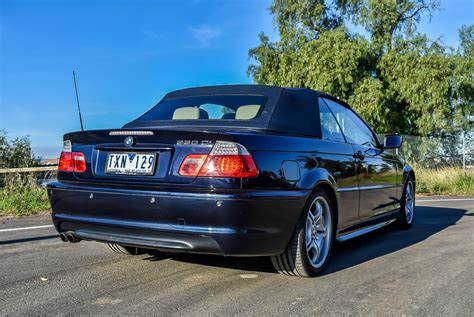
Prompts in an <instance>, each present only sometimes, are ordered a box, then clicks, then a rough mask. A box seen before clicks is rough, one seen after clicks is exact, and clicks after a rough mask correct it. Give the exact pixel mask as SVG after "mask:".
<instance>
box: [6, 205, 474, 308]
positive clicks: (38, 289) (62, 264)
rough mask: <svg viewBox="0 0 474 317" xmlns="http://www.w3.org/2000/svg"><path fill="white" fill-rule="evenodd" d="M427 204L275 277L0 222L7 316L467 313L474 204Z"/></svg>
mask: <svg viewBox="0 0 474 317" xmlns="http://www.w3.org/2000/svg"><path fill="white" fill-rule="evenodd" d="M424 199H430V200H432V201H430V202H427V201H425V202H422V201H421V199H419V200H418V202H417V209H416V216H415V217H416V218H415V222H414V226H413V228H412V229H411V230H409V231H397V230H395V229H393V228H386V229H382V230H380V231H378V232H376V233H373V234H370V235H369V236H365V237H361V238H358V239H356V240H352V241H350V242H346V243H344V244H340V245H338V246H337V247H336V249H335V251H334V253H333V258H332V261H331V263H330V264H329V267H328V270H327V271H326V273H325V274H324V275H323V276H320V277H318V278H314V279H304V278H296V277H287V276H282V275H279V274H277V273H275V272H274V270H273V268H272V265H271V263H270V261H269V260H268V259H267V258H221V257H213V256H199V255H178V254H163V253H156V254H153V255H139V256H125V255H123V256H122V255H117V254H114V253H113V252H112V251H111V250H109V249H108V248H107V247H106V246H105V245H103V244H100V243H95V242H81V243H77V244H70V243H63V242H61V241H60V240H59V238H57V235H56V232H55V231H54V229H53V228H51V227H44V228H36V229H31V228H30V229H22V228H25V227H32V226H42V225H46V226H47V225H49V224H50V222H49V216H47V215H43V216H35V217H27V218H21V219H6V218H3V219H0V315H8V316H12V315H39V314H41V315H44V314H48V315H78V314H80V315H97V314H102V315H115V314H127V315H131V314H133V315H135V314H137V315H146V314H154V315H166V316H167V315H193V316H195V315H213V316H222V315H245V316H248V315H254V316H263V315H285V316H286V315H289V314H291V315H349V314H353V315H364V316H365V315H376V316H380V315H397V316H400V315H417V316H418V315H422V316H428V315H429V316H432V315H443V316H446V315H449V316H452V315H458V316H472V315H473V314H474V304H473V303H474V282H473V281H474V274H473V270H474V217H473V216H474V199H473V198H469V199H470V200H466V198H463V200H456V199H451V200H448V201H444V198H442V197H434V198H433V197H431V198H424ZM458 199H459V197H458ZM433 200H434V201H433ZM438 200H443V201H438ZM2 222H3V223H2ZM11 229H15V230H11Z"/></svg>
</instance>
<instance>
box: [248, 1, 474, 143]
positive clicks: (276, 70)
mask: <svg viewBox="0 0 474 317" xmlns="http://www.w3.org/2000/svg"><path fill="white" fill-rule="evenodd" d="M437 8H438V3H437V2H436V1H427V0H401V1H395V0H334V1H333V2H332V3H331V2H329V1H324V0H274V1H273V4H272V5H271V7H270V12H271V13H272V14H273V16H274V22H275V24H276V27H277V29H278V32H279V35H280V38H279V41H277V42H274V43H272V42H270V41H269V38H268V37H267V36H266V35H265V34H263V33H262V34H260V35H259V37H260V45H259V46H257V47H255V48H252V49H251V50H250V51H249V56H250V57H251V58H252V59H253V61H254V63H253V64H251V65H249V67H248V70H247V71H248V74H249V75H250V76H252V77H253V79H254V81H255V82H256V83H258V84H270V85H279V86H289V87H308V88H312V89H316V90H321V91H324V92H327V93H330V94H333V95H336V96H338V97H339V98H341V99H344V100H346V101H348V103H349V104H351V105H352V106H353V107H354V108H355V109H356V110H357V111H358V112H359V113H360V114H361V115H362V116H363V117H364V118H365V119H366V120H367V121H368V122H369V123H370V124H371V125H372V126H373V127H374V128H375V130H376V132H378V133H385V132H398V133H402V134H415V135H430V134H433V133H435V134H441V133H442V134H455V133H457V132H459V131H469V130H470V129H471V128H472V123H469V122H468V118H469V116H470V115H471V113H472V108H473V104H474V55H473V52H474V44H473V43H474V41H473V38H474V26H473V25H471V26H468V27H463V28H462V29H461V30H460V40H461V44H460V47H459V48H458V49H457V50H454V49H448V48H445V47H443V46H442V45H441V44H440V43H438V42H437V41H431V40H430V39H428V38H427V37H426V36H425V35H423V34H419V33H417V29H416V26H417V24H418V22H419V21H420V19H421V18H422V16H423V15H426V14H429V15H431V14H432V13H433V12H434V10H436V9H437ZM349 22H351V23H354V24H356V25H359V26H362V27H364V28H365V30H366V31H367V33H368V36H367V37H363V36H361V35H358V34H353V33H351V32H349V31H348V29H347V27H346V26H345V25H347V24H348V23H349Z"/></svg>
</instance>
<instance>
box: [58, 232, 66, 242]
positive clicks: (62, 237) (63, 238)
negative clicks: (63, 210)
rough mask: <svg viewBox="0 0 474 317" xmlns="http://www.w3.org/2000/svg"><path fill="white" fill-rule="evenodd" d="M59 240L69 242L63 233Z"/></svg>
mask: <svg viewBox="0 0 474 317" xmlns="http://www.w3.org/2000/svg"><path fill="white" fill-rule="evenodd" d="M59 239H61V241H62V242H67V237H66V235H65V234H64V233H63V232H61V233H59Z"/></svg>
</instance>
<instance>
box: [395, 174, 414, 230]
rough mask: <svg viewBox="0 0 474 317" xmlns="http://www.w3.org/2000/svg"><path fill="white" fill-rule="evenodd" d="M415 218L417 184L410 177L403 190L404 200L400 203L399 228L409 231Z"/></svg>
mask: <svg viewBox="0 0 474 317" xmlns="http://www.w3.org/2000/svg"><path fill="white" fill-rule="evenodd" d="M414 217H415V183H414V181H413V179H412V178H411V177H410V176H408V179H407V181H406V184H405V188H404V190H403V196H402V200H401V202H400V215H399V217H398V221H397V222H398V226H399V227H400V228H402V229H408V228H410V227H411V225H412V223H413V219H414Z"/></svg>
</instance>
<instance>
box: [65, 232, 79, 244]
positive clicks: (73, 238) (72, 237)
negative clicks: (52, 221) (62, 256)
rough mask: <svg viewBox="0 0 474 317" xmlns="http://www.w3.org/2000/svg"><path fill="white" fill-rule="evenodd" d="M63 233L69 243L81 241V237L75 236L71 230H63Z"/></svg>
mask: <svg viewBox="0 0 474 317" xmlns="http://www.w3.org/2000/svg"><path fill="white" fill-rule="evenodd" d="M64 235H65V236H66V241H68V242H70V243H77V242H79V241H81V239H79V238H78V237H76V236H75V235H74V233H73V232H71V231H68V232H65V233H64Z"/></svg>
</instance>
